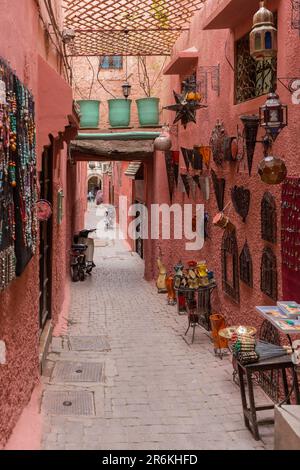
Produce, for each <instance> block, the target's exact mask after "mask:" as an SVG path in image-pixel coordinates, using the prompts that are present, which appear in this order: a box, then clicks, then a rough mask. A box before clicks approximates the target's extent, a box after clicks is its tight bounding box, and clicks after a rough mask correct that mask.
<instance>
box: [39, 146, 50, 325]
mask: <svg viewBox="0 0 300 470" xmlns="http://www.w3.org/2000/svg"><path fill="white" fill-rule="evenodd" d="M52 156H53V146H52V145H51V146H50V147H48V148H47V149H46V150H45V151H44V153H43V162H42V172H41V174H40V188H41V195H40V197H41V199H46V200H47V201H49V202H50V203H51V204H52V203H53V194H52V191H53V190H52ZM51 279H52V217H50V219H49V220H47V221H43V222H40V313H39V317H40V330H43V328H44V326H45V324H46V321H47V320H49V319H50V318H51Z"/></svg>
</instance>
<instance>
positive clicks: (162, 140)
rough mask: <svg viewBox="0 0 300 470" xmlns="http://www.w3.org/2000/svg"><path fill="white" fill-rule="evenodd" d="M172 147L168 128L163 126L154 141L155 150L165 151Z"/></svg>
mask: <svg viewBox="0 0 300 470" xmlns="http://www.w3.org/2000/svg"><path fill="white" fill-rule="evenodd" d="M171 147H172V141H171V137H170V134H169V128H168V127H167V126H164V127H163V128H162V131H161V133H160V135H159V136H158V137H156V139H155V141H154V148H155V150H161V151H167V150H170V149H171Z"/></svg>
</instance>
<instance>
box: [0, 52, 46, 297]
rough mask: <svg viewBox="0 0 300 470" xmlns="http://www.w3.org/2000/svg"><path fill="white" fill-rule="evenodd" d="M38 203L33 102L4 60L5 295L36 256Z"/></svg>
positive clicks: (0, 85) (0, 72)
mask: <svg viewBox="0 0 300 470" xmlns="http://www.w3.org/2000/svg"><path fill="white" fill-rule="evenodd" d="M36 199H37V197H36V151H35V123H34V101H33V97H32V95H31V94H30V92H29V91H28V89H27V88H26V87H25V86H24V85H23V84H22V83H21V82H20V80H19V79H18V78H17V77H16V75H15V74H14V73H13V71H12V70H11V69H10V67H9V66H8V65H7V64H6V63H5V62H4V61H3V60H1V59H0V277H1V279H0V289H3V288H5V287H6V286H7V285H8V284H9V282H10V281H11V280H13V279H14V277H15V275H20V274H21V273H22V272H23V270H24V269H25V266H26V265H27V263H28V262H29V260H30V259H31V257H32V256H33V254H34V252H35V248H36V242H37V221H36V211H35V204H36Z"/></svg>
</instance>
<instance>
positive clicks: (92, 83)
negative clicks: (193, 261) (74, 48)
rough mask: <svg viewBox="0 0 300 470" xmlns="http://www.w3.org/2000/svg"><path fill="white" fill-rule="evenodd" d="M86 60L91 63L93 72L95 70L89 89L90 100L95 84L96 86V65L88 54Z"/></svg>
mask: <svg viewBox="0 0 300 470" xmlns="http://www.w3.org/2000/svg"><path fill="white" fill-rule="evenodd" d="M86 60H87V61H88V63H89V65H90V67H91V69H92V72H93V77H92V81H91V86H90V90H89V100H90V99H91V95H92V89H93V86H94V83H95V70H94V66H93V64H92V61H91V60H90V58H89V57H88V56H86Z"/></svg>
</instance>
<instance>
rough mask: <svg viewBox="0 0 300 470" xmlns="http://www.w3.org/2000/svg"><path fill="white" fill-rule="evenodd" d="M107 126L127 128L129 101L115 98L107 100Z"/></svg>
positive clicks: (129, 110) (129, 109)
mask: <svg viewBox="0 0 300 470" xmlns="http://www.w3.org/2000/svg"><path fill="white" fill-rule="evenodd" d="M108 109H109V124H110V125H111V127H128V126H129V123H130V112H131V100H128V99H127V100H126V99H125V98H115V99H113V100H108Z"/></svg>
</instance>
